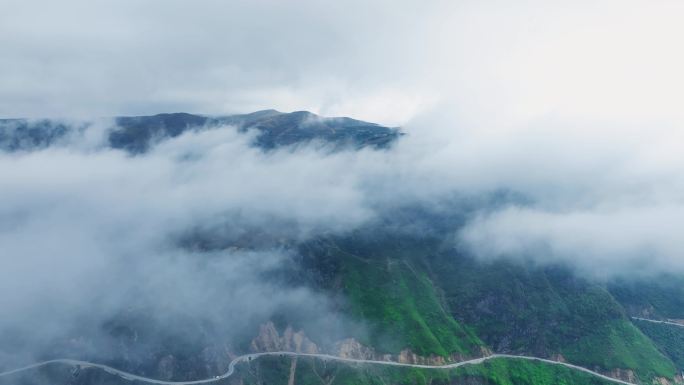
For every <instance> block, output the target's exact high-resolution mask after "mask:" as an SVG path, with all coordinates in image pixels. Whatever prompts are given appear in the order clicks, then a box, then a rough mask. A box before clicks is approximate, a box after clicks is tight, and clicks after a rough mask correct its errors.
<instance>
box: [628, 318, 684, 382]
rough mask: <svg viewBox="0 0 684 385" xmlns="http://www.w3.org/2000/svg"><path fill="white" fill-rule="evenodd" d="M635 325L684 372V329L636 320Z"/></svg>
mask: <svg viewBox="0 0 684 385" xmlns="http://www.w3.org/2000/svg"><path fill="white" fill-rule="evenodd" d="M634 324H635V325H637V326H638V327H639V329H640V330H641V331H642V332H643V333H644V334H645V335H647V336H648V337H649V338H650V339H651V340H652V341H653V342H655V344H656V345H657V346H658V348H659V349H660V350H661V351H662V352H663V353H665V354H666V355H667V356H668V357H670V359H671V360H672V361H673V362H674V363H675V365H677V368H678V369H679V370H680V371H684V327H679V326H675V325H668V324H661V323H655V322H648V321H640V320H634Z"/></svg>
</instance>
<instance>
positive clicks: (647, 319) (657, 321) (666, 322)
mask: <svg viewBox="0 0 684 385" xmlns="http://www.w3.org/2000/svg"><path fill="white" fill-rule="evenodd" d="M632 319H635V320H638V321H646V322H653V323H656V324H665V325H674V326H679V327H680V328H684V325H682V324H679V323H676V322H671V321H659V320H655V319H650V318H641V317H632Z"/></svg>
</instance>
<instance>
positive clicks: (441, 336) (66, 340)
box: [0, 110, 684, 385]
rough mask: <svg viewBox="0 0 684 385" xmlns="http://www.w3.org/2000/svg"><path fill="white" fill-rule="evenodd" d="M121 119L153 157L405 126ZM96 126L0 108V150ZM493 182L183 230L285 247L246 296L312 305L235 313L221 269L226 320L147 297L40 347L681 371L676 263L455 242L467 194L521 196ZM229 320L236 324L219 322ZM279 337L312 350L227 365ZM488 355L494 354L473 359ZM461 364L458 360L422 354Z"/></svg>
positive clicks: (87, 372)
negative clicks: (230, 136) (438, 195)
mask: <svg viewBox="0 0 684 385" xmlns="http://www.w3.org/2000/svg"><path fill="white" fill-rule="evenodd" d="M114 122H115V124H114V125H113V126H111V127H107V131H106V132H107V136H106V138H107V146H109V147H112V148H115V149H121V150H124V151H126V152H127V153H129V154H131V155H134V156H145V153H146V152H147V151H149V150H150V149H151V148H152V147H153V146H154V145H155V143H157V142H159V141H163V140H165V139H168V138H173V137H177V136H179V135H181V134H182V133H184V132H187V131H191V130H211V129H213V128H216V127H219V126H225V125H229V126H234V127H236V129H237V130H239V131H242V132H245V131H255V132H256V134H255V136H254V138H255V139H254V142H253V143H252V145H253V146H255V147H257V148H260V149H262V150H263V151H270V150H273V149H276V148H279V147H283V146H293V145H298V144H301V143H307V142H311V141H320V142H321V143H325V144H326V145H327V146H329V147H330V148H333V149H335V150H336V151H355V150H358V149H359V148H364V147H368V148H373V149H378V150H382V149H386V148H389V147H390V146H391V145H392V143H393V142H394V141H396V140H397V139H398V138H399V137H400V136H401V133H400V131H399V130H398V129H394V128H387V127H383V126H379V125H376V124H372V123H366V122H362V121H358V120H354V119H349V118H321V117H318V116H316V115H314V114H312V113H309V112H293V113H281V112H277V111H274V110H266V111H259V112H255V113H251V114H244V115H233V116H225V117H208V116H200V115H191V114H184V113H177V114H160V115H154V116H140V117H119V118H116V119H114ZM90 124H92V123H79V124H76V125H74V124H67V123H63V122H56V121H50V120H38V121H28V120H2V121H0V148H2V149H4V150H5V151H9V152H16V151H34V150H37V149H41V148H46V147H49V146H52V145H59V143H60V142H61V141H63V140H65V138H67V137H68V135H69V134H70V133H73V132H79V131H80V130H87V129H88V127H90V126H89V125H90ZM494 195H495V196H494V197H493V198H491V199H489V198H486V197H485V198H482V199H483V202H485V203H482V202H480V203H473V202H467V203H466V204H463V203H462V202H460V201H458V197H455V198H454V200H455V201H454V202H452V203H454V204H453V205H441V206H439V207H438V208H435V207H431V206H429V205H428V207H425V206H420V205H413V206H407V207H393V208H392V209H391V210H389V211H385V212H383V215H382V216H381V217H380V218H377V219H375V220H372V221H369V222H368V223H365V224H364V225H363V226H360V227H358V228H354V229H352V230H345V231H341V232H330V231H328V232H322V233H315V234H314V235H312V236H310V237H308V238H304V239H302V238H301V237H298V236H295V235H292V234H291V233H288V232H287V231H284V232H282V233H277V234H271V233H268V231H267V230H266V229H263V228H260V227H259V226H256V225H255V226H254V227H251V228H246V229H240V230H241V232H240V234H239V235H240V236H238V237H233V236H230V237H229V236H228V235H227V233H228V232H229V231H228V230H227V227H230V226H231V225H232V222H230V220H229V221H228V223H227V225H226V226H225V227H221V226H215V227H211V228H208V229H204V228H193V229H190V230H188V231H185V232H179V233H178V234H177V239H174V240H173V242H174V244H176V243H177V244H178V245H179V247H180V248H181V249H182V250H183V251H185V252H187V253H190V254H191V255H192V256H193V257H194V258H197V259H198V261H199V262H198V263H199V265H201V266H212V262H213V261H214V260H215V259H218V258H223V257H224V256H223V255H222V254H221V253H222V252H228V251H235V250H239V251H240V252H244V253H247V255H248V256H249V257H252V258H254V259H258V258H263V259H267V258H266V257H265V255H267V254H268V253H276V252H277V253H279V254H282V255H283V256H284V258H285V263H283V264H281V265H277V266H275V267H273V268H269V269H267V270H265V271H264V272H263V273H262V274H260V275H259V279H260V280H261V281H263V282H269V283H270V284H271V285H272V286H273V287H274V288H275V289H274V290H271V291H266V292H258V293H257V294H255V296H254V298H253V306H255V307H257V306H259V303H261V302H260V301H261V300H262V299H263V297H266V296H274V297H276V296H278V295H279V293H280V292H285V291H287V292H293V293H296V295H300V296H302V297H305V298H306V299H307V301H309V302H311V303H308V304H307V303H305V304H301V303H295V302H284V303H281V304H280V305H279V306H278V307H276V308H275V309H273V310H272V311H270V312H254V313H250V318H249V319H242V318H241V316H242V314H236V311H234V310H233V307H232V305H231V304H230V303H223V302H222V301H221V298H223V297H222V295H221V293H228V292H230V291H238V292H240V293H242V294H244V295H248V294H249V293H243V292H242V291H241V290H244V289H243V288H240V287H234V286H231V283H230V282H228V278H226V279H225V282H224V280H222V277H223V275H224V274H225V275H226V276H228V274H229V273H230V272H229V271H217V272H216V273H217V280H216V281H215V282H214V281H212V282H213V284H214V285H215V286H212V287H211V290H212V291H215V292H217V293H218V294H217V295H216V296H214V297H212V298H219V299H218V301H217V302H216V303H214V304H212V305H213V306H212V307H213V308H215V313H212V314H215V315H218V319H215V318H211V317H207V315H206V314H201V313H198V312H191V311H188V312H182V310H183V309H181V311H180V312H179V311H177V309H176V311H174V312H168V313H163V314H150V312H149V311H148V306H149V304H147V303H144V302H136V301H135V300H132V301H131V302H130V303H127V306H126V307H125V308H123V309H117V310H118V311H117V312H116V313H115V314H113V315H112V316H111V317H110V318H108V319H107V320H106V321H105V322H102V323H99V324H87V323H86V325H89V326H88V327H82V326H81V325H72V326H73V330H71V329H70V330H66V331H64V333H63V334H59V338H54V340H50V341H47V342H48V345H49V348H48V349H47V350H45V351H40V352H35V354H33V355H32V358H33V359H34V360H37V361H39V360H50V359H54V358H69V359H79V360H84V361H89V362H97V363H100V364H103V365H108V366H110V367H112V368H116V369H119V370H122V371H125V372H128V373H133V374H135V375H139V376H144V377H149V378H153V379H157V380H160V381H162V382H163V381H177V382H188V381H192V380H197V379H209V380H212V381H213V380H216V381H215V383H217V384H299V385H313V384H324V385H333V384H360V385H363V384H442V385H446V384H450V385H456V384H467V385H489V384H496V385H508V384H512V385H525V384H529V385H542V384H548V385H551V384H609V383H614V382H611V380H610V379H611V378H612V379H618V380H620V381H623V382H622V383H635V384H637V383H638V384H661V385H664V384H681V383H684V380H683V379H682V377H681V375H680V373H682V372H683V371H684V326H678V323H679V322H681V320H683V319H684V306H682V305H684V303H683V302H682V301H683V300H682V298H684V297H683V296H682V295H683V294H684V277H678V276H675V275H673V276H666V277H657V278H650V279H647V278H639V279H634V278H621V279H615V280H609V281H600V280H596V279H593V278H591V277H586V276H582V275H581V274H579V273H578V272H576V271H575V270H573V269H572V268H571V267H569V266H565V265H560V264H556V265H554V264H549V265H538V264H534V263H531V262H529V261H527V260H526V259H525V258H517V259H498V260H492V261H483V260H480V259H477V258H476V257H475V256H473V255H471V254H470V253H469V251H468V250H467V249H465V248H463V247H461V246H460V245H459V244H458V243H457V242H454V238H453V233H454V231H455V229H457V228H458V227H459V226H461V225H462V224H463V222H464V218H466V217H468V216H469V215H472V208H469V207H470V206H469V205H474V204H478V205H494V204H497V203H496V202H501V201H503V200H511V201H515V202H522V201H521V200H520V198H519V197H517V196H515V194H507V193H505V192H498V193H497V194H494ZM280 227H284V228H288V227H289V224H288V223H284V224H282V225H280ZM136 257H140V258H145V257H146V256H144V255H141V256H136ZM522 257H524V256H522ZM192 267H193V268H195V266H194V265H192ZM238 274H240V272H238ZM149 279H151V280H153V279H158V278H157V277H155V276H154V275H151V276H150V277H149ZM178 284H180V283H178ZM248 289H249V290H256V289H255V288H254V287H249V288H248ZM304 292H306V293H313V294H312V295H310V296H305V295H304V294H302V293H304ZM134 294H135V293H134ZM133 298H134V299H135V298H136V297H135V295H133ZM226 301H227V300H226ZM317 301H320V302H317ZM169 307H171V306H170V305H169ZM634 317H636V318H634ZM236 319H237V320H240V321H241V322H235V320H236ZM228 320H231V321H230V322H231V323H230V325H231V328H230V330H227V329H225V328H222V325H223V323H224V321H225V323H226V324H228V323H229V321H228ZM656 321H667V322H668V323H663V322H656ZM169 325H173V328H171V327H169ZM682 325H684V323H683V324H682ZM238 328H239V330H238ZM27 344H28V343H27V342H26V341H23V340H21V339H20V338H17V336H16V335H14V334H13V333H12V331H11V330H2V331H0V351H1V352H2V353H3V354H4V355H0V357H5V359H4V361H5V362H1V361H3V360H0V372H3V371H5V370H11V369H13V367H11V365H10V364H9V362H10V361H12V362H13V360H12V359H11V358H14V357H11V356H12V354H13V353H12V352H11V351H10V352H7V351H3V346H5V347H7V346H14V347H22V346H24V345H27ZM17 349H18V348H17ZM281 351H287V352H298V353H305V354H309V356H299V357H296V356H288V355H283V354H274V355H272V356H262V357H259V358H254V359H250V358H246V359H245V360H244V361H240V362H238V363H237V365H236V372H235V374H234V375H231V376H230V377H227V378H221V377H220V376H221V375H222V374H223V373H226V372H227V371H228V370H229V369H230V367H231V362H232V361H233V360H234V359H236V358H238V357H240V356H241V355H244V354H250V353H258V352H281ZM32 353H33V352H32ZM493 354H499V355H501V356H494V358H492V359H488V360H480V358H483V357H491V356H492V355H493ZM311 355H328V356H335V357H343V358H351V359H356V360H366V361H383V362H387V361H391V362H400V363H404V364H411V365H414V366H388V365H382V364H378V363H377V362H376V363H371V362H366V363H359V362H350V361H335V360H334V359H332V358H330V357H327V356H311ZM505 355H514V356H519V358H515V357H508V356H505ZM540 359H542V360H540ZM471 360H473V361H472V364H469V365H464V366H459V367H454V368H451V369H432V368H429V367H426V366H435V365H445V364H449V363H455V362H463V361H471ZM544 360H546V361H544ZM557 363H562V364H557ZM573 365H574V366H573ZM577 367H581V368H579V369H578V368H577ZM582 368H583V369H582ZM587 370H589V371H592V373H590V372H587ZM597 374H598V375H597ZM601 375H602V376H604V377H601ZM217 376H219V378H217ZM130 383H136V384H137V383H144V381H142V380H140V379H135V378H133V379H130V378H129V379H126V378H122V377H121V375H119V374H117V373H115V372H113V371H111V370H103V369H101V368H97V367H93V366H90V365H88V364H73V363H72V364H64V363H51V364H47V365H43V366H40V367H36V368H33V369H30V370H24V371H19V372H16V373H13V374H8V375H1V373H0V384H7V385H10V384H12V385H15V384H16V385H41V384H73V385H109V384H111V385H114V384H130Z"/></svg>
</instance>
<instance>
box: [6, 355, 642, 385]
mask: <svg viewBox="0 0 684 385" xmlns="http://www.w3.org/2000/svg"><path fill="white" fill-rule="evenodd" d="M265 356H292V357H311V358H317V359H321V360H329V361H339V362H347V363H353V364H373V365H388V366H399V367H410V368H421V369H453V368H458V367H461V366H466V365H477V364H481V363H483V362H485V361H488V360H492V359H495V358H507V359H519V360H529V361H538V362H544V363H547V364H552V365H560V366H565V367H567V368H570V369H575V370H579V371H582V372H585V373H588V374H590V375H593V376H596V377H599V378H602V379H604V380H607V381H611V382H614V383H617V384H623V385H635V384H634V383H631V382H627V381H622V380H619V379H617V378H613V377H609V376H606V375H603V374H601V373H598V372H595V371H593V370H590V369H587V368H584V367H581V366H577V365H573V364H568V363H566V362H559V361H553V360H549V359H546V358H539V357H530V356H516V355H512V354H492V355H490V356H487V357H481V358H474V359H472V360H467V361H461V362H454V363H451V364H447V365H440V366H435V365H421V364H405V363H401V362H394V361H376V360H362V359H355V358H344V357H336V356H331V355H328V354H312V353H295V352H264V353H253V354H245V355H243V356H239V357H237V358H235V359H234V360H233V361H231V362H230V364H229V365H228V371H226V372H225V373H224V374H222V375H220V376H216V377H211V378H206V379H201V380H194V381H163V380H157V379H154V378H149V377H144V376H139V375H136V374H133V373H128V372H124V371H123V370H119V369H115V368H112V367H111V366H107V365H102V364H96V363H92V362H87V361H79V360H71V359H56V360H49V361H43V362H38V363H35V364H32V365H28V366H24V367H22V368H17V369H13V370H9V371H6V372H2V373H0V377H4V376H8V375H11V374H16V373H20V372H23V371H26V370H30V369H35V368H38V367H41V366H45V365H50V364H63V365H71V366H78V367H81V368H97V369H101V370H104V371H105V372H107V373H110V374H112V375H115V376H118V377H121V378H123V379H125V380H129V381H141V382H146V383H149V384H160V385H193V384H208V383H212V382H217V381H220V380H223V379H224V378H227V377H230V376H231V375H233V373H234V372H235V365H237V364H239V363H242V362H249V361H251V360H254V359H257V358H259V357H265Z"/></svg>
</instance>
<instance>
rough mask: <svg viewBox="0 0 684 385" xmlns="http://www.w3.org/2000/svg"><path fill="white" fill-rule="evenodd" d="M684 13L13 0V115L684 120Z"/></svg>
mask: <svg viewBox="0 0 684 385" xmlns="http://www.w3.org/2000/svg"><path fill="white" fill-rule="evenodd" d="M683 16H684V4H682V3H681V2H680V1H676V0H672V1H666V0H657V1H633V0H627V1H617V0H597V1H584V0H582V1H574V2H554V1H552V2H549V1H517V2H515V3H511V2H507V1H494V0H493V1H406V0H401V1H389V0H376V1H359V0H351V1H344V2H333V1H323V0H294V1H287V2H284V1H276V0H256V1H253V0H252V1H216V0H198V1H193V2H186V1H173V0H171V1H168V0H165V1H161V0H156V1H155V0H152V1H145V2H141V1H131V0H121V1H101V0H94V1H93V0H66V1H59V2H39V1H34V0H3V1H2V3H0V49H1V50H2V53H3V54H2V57H3V60H1V61H0V116H5V117H17V116H55V115H57V116H65V115H66V116H73V115H87V116H93V115H96V116H97V115H115V114H141V113H145V114H150V113H158V112H164V111H166V112H168V111H181V110H182V111H189V112H204V113H225V112H236V111H237V112H246V111H251V110H256V109H260V108H277V109H281V110H287V111H289V110H300V109H308V110H312V111H314V112H320V113H323V114H326V115H351V116H356V117H359V118H365V119H369V120H374V121H380V122H383V123H393V124H394V123H401V124H404V123H406V122H408V121H410V119H411V118H413V117H415V116H416V115H418V114H420V113H421V112H424V111H426V110H428V109H429V108H431V107H434V106H436V105H440V106H444V105H445V104H446V105H448V108H449V109H451V110H455V111H458V112H459V113H460V114H462V115H464V116H463V118H468V119H470V120H472V121H474V122H482V120H483V119H484V120H485V121H486V122H487V123H488V124H505V123H509V122H510V121H511V119H513V118H520V119H524V120H529V119H536V118H539V117H543V116H547V115H563V116H567V115H570V116H581V117H588V116H590V117H594V118H600V119H607V120H611V119H614V118H616V117H617V118H619V119H656V118H657V119H659V120H660V121H664V120H666V119H671V118H674V117H676V118H677V119H678V120H681V117H682V112H681V109H680V108H679V106H680V105H681V103H682V101H683V96H682V92H681V91H680V90H681V89H682V87H683V86H684V77H683V76H682V73H681V68H683V67H684V54H682V51H681V50H680V49H678V46H679V43H680V41H679V39H680V37H681V36H682V34H683V33H684V27H682V25H681V23H680V20H682V17H683ZM492 120H494V121H492Z"/></svg>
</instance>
